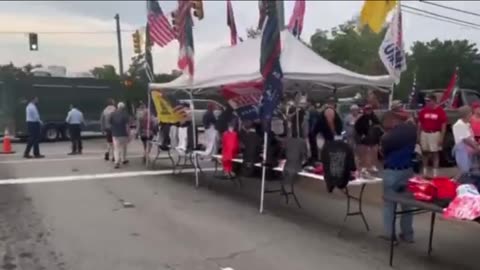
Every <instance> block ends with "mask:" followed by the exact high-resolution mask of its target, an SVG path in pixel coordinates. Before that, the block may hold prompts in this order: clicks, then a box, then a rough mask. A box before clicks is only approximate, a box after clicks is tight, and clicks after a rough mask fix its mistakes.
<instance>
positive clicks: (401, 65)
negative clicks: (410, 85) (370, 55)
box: [378, 1, 407, 84]
mask: <svg viewBox="0 0 480 270" xmlns="http://www.w3.org/2000/svg"><path fill="white" fill-rule="evenodd" d="M380 2H382V1H380ZM402 32H403V31H402V12H401V10H400V5H399V6H398V8H397V10H396V12H395V14H394V15H393V18H392V22H391V23H390V26H389V27H388V30H387V33H385V37H384V39H383V42H382V44H380V48H379V49H378V54H379V56H380V60H382V63H383V65H384V66H385V68H386V69H387V71H388V73H389V74H390V76H391V77H392V78H393V79H394V80H395V83H396V84H398V83H399V82H400V76H401V74H402V72H403V71H405V70H407V59H406V55H405V50H404V46H403V33H402Z"/></svg>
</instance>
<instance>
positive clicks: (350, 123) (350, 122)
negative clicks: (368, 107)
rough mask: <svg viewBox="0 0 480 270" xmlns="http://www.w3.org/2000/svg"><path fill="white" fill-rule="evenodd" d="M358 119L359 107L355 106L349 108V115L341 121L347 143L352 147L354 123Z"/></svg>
mask: <svg viewBox="0 0 480 270" xmlns="http://www.w3.org/2000/svg"><path fill="white" fill-rule="evenodd" d="M359 117H360V107H358V105H357V104H353V105H352V106H350V113H349V114H347V116H345V119H343V124H344V129H345V134H346V136H347V140H348V143H349V144H350V145H352V146H353V144H354V143H355V141H354V139H355V138H354V136H355V122H357V120H358V118H359Z"/></svg>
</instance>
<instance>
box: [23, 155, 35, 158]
mask: <svg viewBox="0 0 480 270" xmlns="http://www.w3.org/2000/svg"><path fill="white" fill-rule="evenodd" d="M23 158H26V159H30V158H33V157H32V156H30V155H23Z"/></svg>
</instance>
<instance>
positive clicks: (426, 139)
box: [420, 131, 442, 153]
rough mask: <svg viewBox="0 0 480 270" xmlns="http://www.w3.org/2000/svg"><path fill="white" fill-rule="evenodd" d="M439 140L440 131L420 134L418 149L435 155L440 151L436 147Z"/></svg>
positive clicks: (439, 148)
mask: <svg viewBox="0 0 480 270" xmlns="http://www.w3.org/2000/svg"><path fill="white" fill-rule="evenodd" d="M438 140H440V131H437V132H430V133H428V132H424V131H422V132H420V147H421V148H422V151H423V152H427V153H437V152H440V151H441V150H442V147H441V146H439V145H438Z"/></svg>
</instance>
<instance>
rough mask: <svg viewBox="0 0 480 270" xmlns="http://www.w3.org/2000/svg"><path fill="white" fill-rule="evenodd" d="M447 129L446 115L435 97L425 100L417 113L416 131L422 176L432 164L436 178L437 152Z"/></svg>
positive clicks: (440, 148) (438, 159) (431, 96)
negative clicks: (430, 163) (423, 105)
mask: <svg viewBox="0 0 480 270" xmlns="http://www.w3.org/2000/svg"><path fill="white" fill-rule="evenodd" d="M446 127H447V114H446V113H445V111H444V110H443V108H442V107H440V106H438V104H437V101H436V96H435V95H429V96H428V97H427V98H426V99H425V107H424V108H423V109H422V110H420V112H419V113H418V129H419V138H420V146H421V148H422V160H423V174H424V175H425V176H426V175H427V174H428V165H429V161H430V160H431V161H432V163H433V176H434V177H435V176H437V172H438V167H439V163H440V157H439V152H440V151H441V150H442V145H443V138H444V136H445V130H446Z"/></svg>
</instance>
